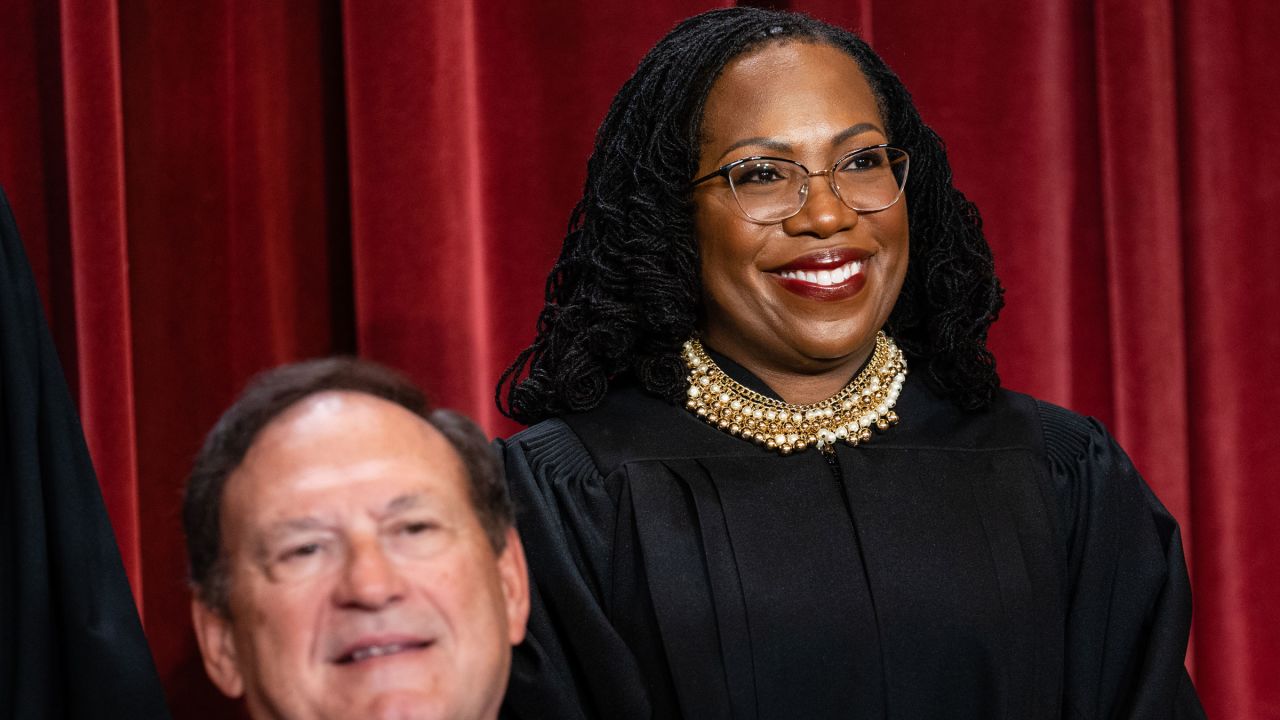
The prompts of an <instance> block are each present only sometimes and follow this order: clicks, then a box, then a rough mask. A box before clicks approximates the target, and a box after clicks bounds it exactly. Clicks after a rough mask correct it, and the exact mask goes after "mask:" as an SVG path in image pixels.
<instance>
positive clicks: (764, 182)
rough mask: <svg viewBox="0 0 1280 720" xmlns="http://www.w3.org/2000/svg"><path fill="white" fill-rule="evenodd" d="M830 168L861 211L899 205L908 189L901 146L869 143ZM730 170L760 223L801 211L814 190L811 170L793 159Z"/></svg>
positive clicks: (843, 195)
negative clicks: (874, 145)
mask: <svg viewBox="0 0 1280 720" xmlns="http://www.w3.org/2000/svg"><path fill="white" fill-rule="evenodd" d="M830 172H831V182H832V185H833V186H834V188H835V190H836V194H837V195H838V196H839V197H840V199H841V200H843V201H844V203H845V204H846V205H848V206H849V207H850V208H853V209H854V210H857V211H859V212H875V211H877V210H883V209H885V208H887V207H889V206H890V205H893V204H894V203H895V202H897V200H898V197H899V196H900V195H901V194H902V187H903V184H904V183H905V182H906V179H907V154H906V153H905V152H903V151H902V150H898V149H897V148H867V149H866V150H860V151H858V152H856V153H852V154H850V155H847V156H845V157H844V158H841V160H840V162H839V163H837V164H836V166H835V168H834V169H833V171H830ZM728 174H729V184H730V186H731V187H732V188H733V192H734V195H735V196H736V197H737V199H738V204H739V206H741V207H742V211H743V212H744V213H746V215H747V217H749V218H751V219H752V220H756V221H758V222H777V221H780V220H785V219H787V218H789V217H791V216H792V215H795V214H796V213H798V212H800V208H802V207H803V206H804V202H805V198H806V196H807V195H808V183H809V181H810V178H809V174H808V173H807V172H806V171H805V169H804V168H803V167H802V166H800V165H799V164H798V163H794V162H791V161H789V160H775V159H771V158H761V159H756V160H747V161H745V162H743V163H742V164H740V165H737V166H736V167H733V168H731V169H730V170H729V173H728ZM820 174H822V175H827V174H828V173H820Z"/></svg>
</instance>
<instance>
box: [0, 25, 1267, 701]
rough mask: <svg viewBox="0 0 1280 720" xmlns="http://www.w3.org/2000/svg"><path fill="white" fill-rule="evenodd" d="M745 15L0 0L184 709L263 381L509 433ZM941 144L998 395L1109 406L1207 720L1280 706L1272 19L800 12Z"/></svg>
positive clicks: (88, 430)
mask: <svg viewBox="0 0 1280 720" xmlns="http://www.w3.org/2000/svg"><path fill="white" fill-rule="evenodd" d="M725 4H730V3H729V2H727V1H725V2H711V1H701V0H646V1H645V2H617V3H593V2H586V1H585V0H569V1H566V2H558V3H545V2H534V1H532V0H513V1H510V2H501V3H490V2H479V1H477V0H442V1H441V2H435V3H419V2H408V1H407V0H401V1H398V2H383V3H362V2H353V1H351V0H348V1H347V2H344V3H337V2H335V1H334V0H310V1H306V0H297V1H295V2H288V3H253V2H243V1H237V0H221V1H220V2H209V3H195V4H185V3H184V4H175V3H169V2H162V1H161V0H129V1H127V2H116V1H115V0H98V1H97V2H93V3H77V2H70V0H62V2H60V3H50V2H42V1H40V0H0V18H2V20H0V48H3V49H4V51H3V52H0V89H2V90H0V93H2V94H0V185H3V186H4V188H5V190H6V191H7V193H8V195H9V198H10V200H11V203H12V205H13V208H14V214H15V216H16V218H17V221H18V226H19V227H20V228H21V231H22V237H23V240H24V242H25V243H26V249H27V254H28V256H29V257H30V260H31V265H32V268H33V271H34V273H35V276H36V280H37V283H38V285H39V287H40V289H41V293H42V297H43V300H44V303H45V308H46V310H47V315H48V318H49V323H50V326H51V330H52V333H53V337H54V339H55V341H56V344H57V346H58V350H59V353H60V356H61V360H62V364H63V367H64V369H65V371H66V376H67V380H68V384H69V386H70V387H71V390H72V394H73V396H74V397H75V399H76V401H77V403H78V406H79V410H80V413H81V417H82V421H83V425H84V430H85V436H86V439H87V441H88V447H89V450H90V452H91V454H92V457H93V460H94V463H95V465H96V467H97V470H98V477H99V480H100V483H101V486H102V493H103V496H104V498H105V500H106V504H107V507H108V510H109V512H110V517H111V521H112V524H113V526H114V528H115V532H116V536H117V539H118V541H119V545H120V548H121V553H122V558H123V561H124V567H125V569H126V571H127V573H128V577H129V580H130V582H131V584H132V587H133V590H134V593H135V595H136V598H137V601H138V606H139V607H140V608H141V610H142V611H143V616H142V617H143V621H144V625H145V627H146V630H147V634H148V638H149V640H150V644H151V649H152V651H153V653H154V656H155V661H156V665H157V668H158V670H159V672H160V675H161V677H162V679H163V680H164V682H165V684H166V687H167V690H168V693H169V698H170V703H171V705H172V707H173V710H174V712H175V714H176V715H179V716H182V717H195V718H199V717H215V716H222V714H223V713H225V709H226V705H225V704H219V703H218V702H217V701H216V698H215V696H216V692H215V691H214V690H212V689H211V687H210V686H209V685H208V683H207V681H205V680H204V678H203V670H202V668H201V667H200V664H199V660H198V657H197V653H196V650H195V645H194V641H193V639H192V636H191V633H190V631H189V629H188V627H189V620H188V617H187V602H188V596H187V594H186V590H185V587H184V579H183V578H184V560H183V549H182V538H181V533H180V530H179V521H178V501H177V498H178V496H179V490H180V487H181V483H182V478H183V477H184V475H185V474H186V472H187V470H188V467H189V463H190V460H191V458H192V456H193V455H194V453H195V451H196V449H197V447H198V444H199V440H200V438H201V437H202V435H203V433H204V432H205V431H206V430H207V428H208V427H209V426H210V425H211V424H212V422H213V420H214V418H215V417H216V416H217V414H218V413H219V412H220V411H221V410H222V409H223V408H224V407H225V406H226V405H227V404H228V403H229V402H230V401H231V399H232V398H233V397H234V395H235V393H236V392H237V390H238V389H239V388H240V386H241V385H242V384H243V383H244V381H245V380H246V379H247V378H248V377H249V376H250V375H252V374H253V373H254V372H256V371H258V370H261V369H264V368H266V367H269V366H271V365H274V364H277V363H280V362H284V361H288V360H293V359H298V358H303V357H310V356H315V355H323V354H330V353H335V352H346V353H350V352H358V353H359V354H361V355H364V356H367V357H370V358H372V359H375V360H379V361H382V362H386V363H389V364H391V365H393V366H396V367H398V368H401V369H403V370H405V371H407V372H408V373H409V374H411V375H412V376H413V377H415V378H416V379H417V380H419V381H420V382H422V383H423V384H424V385H425V386H426V387H427V388H428V390H429V392H430V393H431V395H432V396H433V397H434V399H435V400H436V401H437V402H438V403H439V404H442V405H448V406H453V407H457V408H460V409H463V410H465V411H467V412H469V413H472V414H474V415H475V416H477V417H478V418H479V419H481V420H482V421H483V422H484V423H485V425H486V427H487V428H488V429H489V430H490V431H491V432H493V433H495V434H508V433H510V432H511V431H512V430H514V429H515V426H514V425H513V424H512V423H510V422H508V421H506V420H504V419H502V418H500V417H499V416H498V415H497V413H496V411H495V410H494V409H493V403H492V392H493V385H494V382H495V381H496V379H497V375H498V373H499V372H500V371H501V369H502V368H503V367H504V366H505V365H506V364H507V363H508V362H509V361H510V359H511V358H512V357H513V356H514V355H515V353H516V352H517V351H518V350H519V349H520V348H521V347H522V346H523V345H525V344H526V343H527V342H528V341H529V339H530V338H531V336H532V331H533V322H534V318H535V316H536V313H537V311H538V309H539V307H540V305H541V296H542V289H543V283H544V280H545V277H546V272H547V270H548V269H549V268H550V265H551V262H552V260H553V259H554V257H555V254H556V252H557V248H558V244H559V241H560V239H561V237H562V233H563V229H564V225H565V221H566V220H567V218H568V214H569V210H570V209H571V207H572V205H573V203H574V201H575V199H576V197H577V195H578V193H579V191H580V188H581V184H582V181H583V177H584V168H585V160H586V157H587V155H588V154H589V152H590V147H591V142H592V137H593V133H594V130H595V127H596V126H597V124H598V123H599V121H600V119H601V118H602V117H603V115H604V112H605V109H606V108H607V106H608V102H609V100H610V98H611V97H612V95H613V93H614V92H615V91H616V90H617V88H618V87H619V85H620V84H621V83H622V81H623V80H624V79H625V78H626V77H627V76H628V75H629V73H630V72H631V71H632V69H633V68H634V67H635V65H636V63H637V62H638V60H639V58H640V57H641V55H642V54H643V52H644V51H645V49H647V48H648V47H649V46H651V45H652V44H653V43H654V42H655V41H656V40H657V39H658V38H659V37H660V36H661V35H662V33H664V32H665V31H666V30H667V29H669V28H670V27H671V26H672V25H673V24H674V23H675V22H676V21H677V20H679V19H680V18H682V17H685V16H687V15H690V14H693V13H695V12H698V11H701V10H705V9H709V8H711V7H715V6H718V5H725ZM769 4H770V5H771V6H780V7H790V8H792V9H796V10H804V11H809V12H812V13H814V14H816V15H818V16H819V17H823V18H826V19H828V20H831V21H833V22H837V23H840V24H843V25H845V26H847V27H852V28H855V29H860V30H861V31H862V32H863V33H864V34H865V35H866V36H867V37H868V38H869V39H870V40H871V41H872V44H873V45H874V46H875V47H876V48H877V50H879V51H880V52H881V53H882V54H883V55H884V57H885V59H886V60H887V61H888V62H889V64H890V65H891V66H892V67H894V68H895V69H896V70H897V71H898V72H899V74H900V75H901V76H902V78H903V79H904V81H905V82H906V84H907V86H908V87H909V88H911V90H912V92H913V94H914V97H915V99H916V102H917V104H918V106H919V107H920V109H921V112H922V114H923V115H924V117H925V119H926V121H927V122H929V123H930V124H932V125H933V126H934V128H935V129H937V130H938V132H939V133H940V134H941V135H942V137H943V138H944V139H945V140H946V141H947V146H948V149H949V152H950V156H951V159H952V163H953V167H954V170H955V177H956V183H957V185H958V186H959V187H960V188H961V189H963V190H964V191H965V192H966V193H967V194H968V195H969V197H970V198H971V199H973V200H974V201H976V202H977V204H978V206H979V207H980V208H981V210H982V212H983V216H984V219H985V226H986V229H987V234H988V237H989V239H990V241H991V244H992V246H993V248H994V250H995V254H996V262H997V268H998V271H999V272H1000V274H1001V278H1002V280H1003V282H1004V283H1005V285H1006V287H1007V289H1008V292H1007V295H1006V298H1007V302H1008V304H1007V306H1006V308H1005V310H1004V312H1003V313H1002V317H1001V319H1000V321H999V322H998V323H997V324H996V326H995V329H994V330H993V337H992V345H993V347H994V350H995V353H996V356H997V360H998V363H999V369H1000V371H1001V375H1002V378H1003V380H1004V383H1005V384H1006V385H1007V386H1009V387H1011V388H1014V389H1017V390H1021V391H1025V392H1029V393H1031V394H1033V395H1036V396H1038V397H1041V398H1043V399H1046V400H1049V401H1052V402H1055V403H1058V404H1061V405H1065V406H1067V407H1070V408H1072V409H1074V410H1076V411H1079V412H1082V413H1086V414H1091V415H1094V416H1097V417H1098V418H1100V419H1101V420H1102V421H1103V422H1104V423H1106V425H1107V427H1108V428H1109V429H1110V430H1111V432H1112V434H1114V435H1115V436H1116V437H1117V438H1118V439H1119V441H1120V443H1121V445H1123V446H1124V448H1125V449H1126V450H1127V452H1128V453H1129V455H1130V456H1131V457H1132V458H1133V460H1134V463H1135V465H1136V466H1137V468H1138V470H1139V471H1140V472H1141V473H1142V475H1143V477H1145V478H1146V479H1147V481H1148V482H1149V483H1150V485H1151V486H1152V488H1153V489H1154V490H1155V492H1156V493H1157V494H1158V495H1159V496H1160V498H1161V500H1162V501H1163V502H1164V504H1165V505H1166V506H1167V507H1168V508H1169V510H1170V511H1171V512H1172V513H1173V515H1174V516H1175V517H1176V518H1177V519H1178V522H1179V523H1180V525H1181V527H1182V531H1183V539H1184V542H1185V546H1186V551H1187V554H1188V559H1189V562H1190V565H1191V577H1192V584H1193V588H1194V599H1195V611H1194V618H1195V620H1194V629H1193V638H1192V646H1191V651H1190V653H1189V656H1188V663H1189V665H1190V667H1191V669H1192V672H1193V676H1194V678H1195V680H1196V683H1197V686H1198V688H1199V691H1200V694H1201V697H1202V699H1203V701H1204V704H1205V707H1206V709H1207V710H1208V712H1209V715H1210V716H1211V717H1219V716H1220V717H1266V716H1268V715H1269V714H1271V715H1274V714H1276V713H1280V680H1277V678H1280V625H1277V624H1276V623H1274V622H1272V621H1271V617H1270V615H1271V613H1270V612H1269V606H1270V604H1271V602H1272V599H1273V598H1274V597H1275V596H1276V594H1277V593H1278V592H1280V576H1278V574H1277V572H1276V571H1275V569H1274V561H1273V559H1274V557H1275V556H1276V554H1277V553H1278V552H1280V538H1278V537H1277V533H1276V532H1275V531H1274V529H1273V527H1272V526H1273V519H1274V518H1275V517H1277V515H1278V514H1280V486H1277V484H1276V483H1274V482H1273V481H1272V478H1273V477H1274V476H1275V472H1274V471H1273V469H1272V468H1274V467H1276V466H1278V465H1280V443H1277V442H1276V440H1277V437H1278V436H1277V431H1276V430H1277V428H1276V424H1275V423H1274V421H1273V420H1272V417H1273V414H1274V413H1273V408H1275V407H1277V405H1280V387H1278V386H1277V384H1276V383H1274V382H1272V381H1271V377H1272V376H1273V375H1274V373H1275V372H1276V371H1277V370H1278V369H1280V368H1278V367H1277V365H1278V363H1277V361H1276V360H1275V359H1274V358H1276V357H1277V356H1280V324H1278V323H1277V321H1276V320H1275V319H1274V316H1272V314H1271V313H1272V312H1274V308H1276V307H1278V306H1280V283H1277V282H1275V281H1274V279H1273V277H1272V275H1273V274H1274V269H1273V268H1274V267H1276V266H1277V265H1280V244H1277V243H1276V242H1275V241H1274V240H1275V238H1276V237H1280V218H1278V217H1277V216H1276V214H1275V213H1274V212H1273V211H1272V210H1271V208H1272V207H1273V206H1274V205H1275V204H1276V202H1277V201H1280V178H1278V177H1277V175H1276V171H1275V169H1274V168H1276V167H1280V95H1278V94H1277V93H1276V92H1274V91H1275V90H1276V89H1277V88H1280V66H1278V65H1277V64H1276V63H1275V62H1273V61H1272V57H1271V55H1272V54H1273V53H1272V51H1273V46H1274V37H1276V36H1277V34H1280V4H1276V3H1273V2H1271V1H1270V0H1169V1H1168V2H1162V3H1131V2H1124V1H1123V0H1092V1H1091V2H1076V1H1075V0H1048V1H1047V2H1039V3H996V2H970V3H956V2H943V1H941V0H792V1H791V2H785V1H778V2H771V3H769Z"/></svg>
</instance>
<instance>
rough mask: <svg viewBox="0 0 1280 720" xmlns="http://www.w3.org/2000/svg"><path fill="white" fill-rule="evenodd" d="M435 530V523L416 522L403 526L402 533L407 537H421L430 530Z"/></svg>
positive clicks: (401, 527)
mask: <svg viewBox="0 0 1280 720" xmlns="http://www.w3.org/2000/svg"><path fill="white" fill-rule="evenodd" d="M435 528H436V524H435V523H432V522H428V521H426V520H415V521H413V522H407V523H405V524H404V525H401V526H400V532H401V533H403V534H405V535H421V534H423V533H425V532H428V531H430V530H434V529H435Z"/></svg>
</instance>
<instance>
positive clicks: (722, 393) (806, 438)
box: [682, 332, 907, 455]
mask: <svg viewBox="0 0 1280 720" xmlns="http://www.w3.org/2000/svg"><path fill="white" fill-rule="evenodd" d="M682 357H683V358H684V362H685V364H686V365H688V366H689V391H688V398H689V399H688V402H686V403H685V407H687V408H689V410H690V412H693V413H694V414H696V415H697V416H698V417H700V418H702V419H703V420H705V421H706V422H707V423H709V424H710V425H712V426H714V427H717V428H720V429H721V430H724V431H725V432H727V433H729V434H731V435H737V436H740V437H742V438H744V439H748V440H753V441H755V442H756V443H758V444H760V445H764V446H766V447H768V448H769V449H770V450H777V451H779V452H781V453H782V454H783V455H788V454H790V453H792V452H799V451H801V450H804V449H805V448H807V447H809V446H811V445H813V446H816V447H817V448H818V449H819V450H822V451H823V452H827V453H832V452H835V443H836V441H837V440H843V441H844V442H846V443H848V444H850V445H857V444H858V443H861V442H867V441H868V440H870V439H871V437H872V434H871V428H872V427H875V428H876V429H877V430H881V431H883V430H888V429H889V428H890V427H891V426H893V425H895V424H897V422H898V414H897V413H895V412H894V411H893V406H894V405H895V404H897V402H898V394H899V393H900V392H901V391H902V383H903V381H905V380H906V379H907V359H906V358H905V357H903V355H902V351H901V350H899V349H898V346H897V345H895V344H894V342H893V341H892V340H890V339H889V337H888V336H887V335H885V334H884V333H883V332H880V333H877V334H876V348H875V351H874V352H873V353H872V355H871V361H870V362H868V363H867V366H866V367H865V368H863V370H862V372H860V373H858V374H857V376H856V377H854V378H853V380H852V381H850V382H849V384H848V385H845V386H844V389H843V390H841V391H840V392H838V393H836V394H835V395H833V396H832V397H830V398H828V399H826V400H823V401H821V402H816V403H812V404H809V405H792V404H791V403H787V402H783V401H781V400H774V399H773V398H771V397H767V396H765V395H761V394H760V393H758V392H756V391H754V390H752V389H750V388H747V387H744V386H743V385H742V384H741V383H739V382H738V381H736V380H734V379H733V378H731V377H729V376H728V375H725V374H724V371H723V370H721V369H720V368H719V366H717V365H716V363H715V361H714V360H712V359H711V358H710V357H708V356H707V353H706V351H705V350H703V348H702V343H701V342H699V341H698V340H697V339H696V338H695V339H692V340H689V341H688V342H686V343H685V344H684V352H683V353H682Z"/></svg>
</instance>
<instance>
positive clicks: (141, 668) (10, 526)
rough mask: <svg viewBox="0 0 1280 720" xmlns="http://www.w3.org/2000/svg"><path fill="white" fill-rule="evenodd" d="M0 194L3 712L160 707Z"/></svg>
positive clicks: (55, 713)
mask: <svg viewBox="0 0 1280 720" xmlns="http://www.w3.org/2000/svg"><path fill="white" fill-rule="evenodd" d="M40 305H41V303H40V297H39V294H38V293H37V291H36V287H35V282H34V280H33V279H32V276H31V269H30V267H29V266H28V265H27V262H26V253H25V252H24V250H23V246H22V243H21V242H20V241H19V239H18V233H17V228H16V227H15V226H14V221H13V215H12V213H11V212H10V209H9V204H8V202H7V201H6V199H5V197H4V194H3V193H0V715H3V716H4V717H7V718H13V719H14V720H36V719H37V718H47V717H74V718H103V719H104V720H106V719H109V718H119V717H146V718H157V720H162V719H163V718H165V717H166V713H165V708H164V694H163V692H162V690H161V686H160V681H159V678H158V677H157V675H156V668H155V666H154V664H153V663H152V659H151V654H150V653H149V652H148V649H147V639H146V637H145V636H144V635H143V634H142V626H141V625H140V624H139V622H138V611H137V608H136V607H135V606H134V603H133V597H132V595H131V594H130V592H129V583H128V580H127V579H126V577H125V573H124V567H123V565H122V563H121V562H120V555H119V554H118V552H117V549H116V542H115V538H114V537H113V533H112V527H111V522H110V520H109V519H108V517H107V511H106V508H105V507H104V504H103V498H102V492H101V491H100V488H99V485H98V479H97V477H96V476H95V475H94V472H93V464H92V463H91V462H90V459H89V449H88V448H87V447H86V446H85V442H84V435H83V434H82V433H81V431H80V423H79V422H78V421H77V418H76V407H75V404H74V403H73V402H72V399H71V394H70V393H69V392H68V391H67V384H66V381H65V379H64V378H63V374H62V367H61V366H60V365H59V363H58V355H57V351H56V350H55V349H54V346H53V340H52V338H51V337H50V335H49V331H48V327H47V325H46V324H45V321H44V317H43V315H44V313H43V311H42V310H41V307H40Z"/></svg>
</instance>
